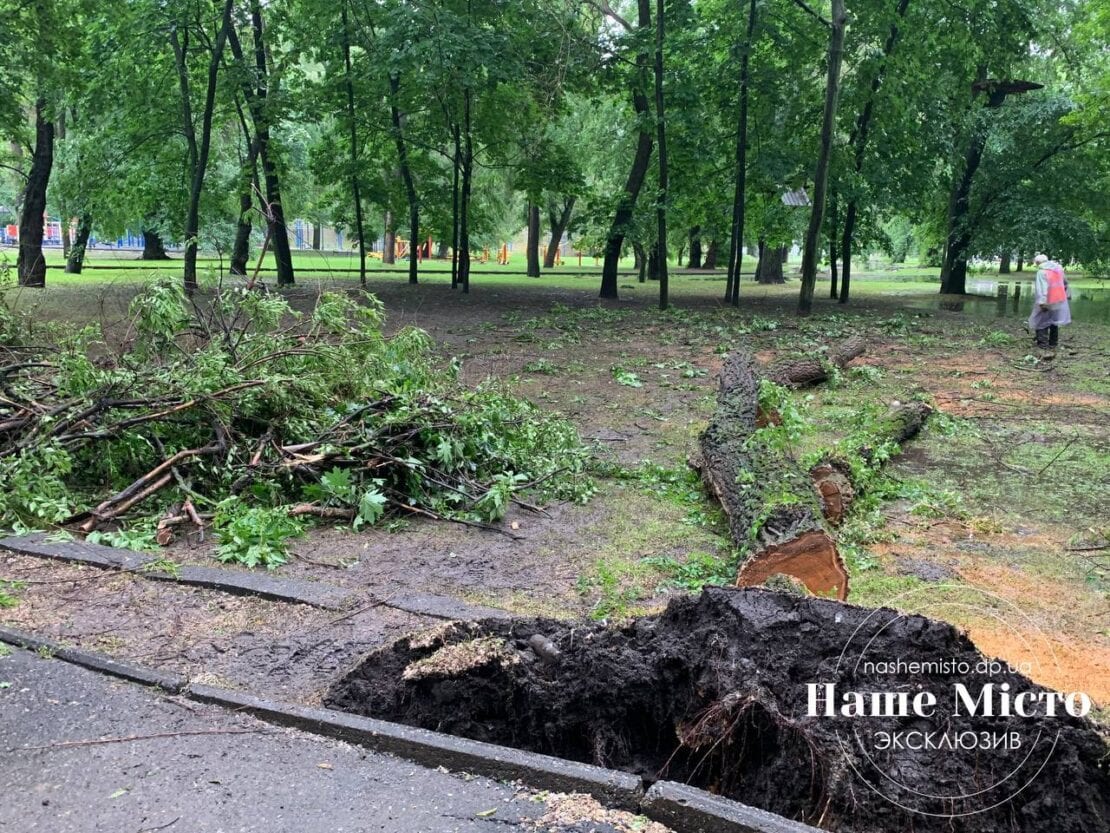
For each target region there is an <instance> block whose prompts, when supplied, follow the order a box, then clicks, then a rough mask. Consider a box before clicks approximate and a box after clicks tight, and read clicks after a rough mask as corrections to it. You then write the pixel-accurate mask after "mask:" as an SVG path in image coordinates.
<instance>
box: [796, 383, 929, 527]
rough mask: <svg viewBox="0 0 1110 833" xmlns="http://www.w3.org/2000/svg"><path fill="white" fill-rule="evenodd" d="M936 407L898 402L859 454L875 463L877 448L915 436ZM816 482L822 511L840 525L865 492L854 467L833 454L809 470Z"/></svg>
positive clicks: (896, 443)
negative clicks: (853, 472) (852, 505)
mask: <svg viewBox="0 0 1110 833" xmlns="http://www.w3.org/2000/svg"><path fill="white" fill-rule="evenodd" d="M932 412H933V409H932V408H930V407H929V406H928V405H926V404H925V403H924V402H907V403H905V404H896V405H894V406H893V407H892V408H891V409H890V411H889V412H888V413H887V414H886V416H885V417H884V418H883V419H882V420H881V421H880V422H879V423H878V424H877V425H876V426H874V430H873V432H872V434H871V435H870V436H869V437H868V439H867V442H866V444H864V445H861V446H859V447H858V448H856V449H854V451H855V454H856V455H857V456H858V457H860V458H861V459H862V460H863V461H864V462H865V463H867V464H873V463H874V452H875V449H878V448H882V447H887V448H889V444H890V443H893V444H894V445H896V446H899V447H900V446H901V445H902V444H903V443H905V442H907V441H909V440H911V439H913V438H914V437H916V436H917V435H918V434H919V433H920V432H921V429H922V428H924V427H925V421H926V420H927V419H928V418H929V415H930V414H931V413H932ZM809 474H810V477H811V478H812V479H813V484H814V486H816V488H817V493H818V495H820V498H821V510H822V512H823V513H824V516H825V520H826V521H828V522H829V523H830V524H831V525H833V526H839V525H840V523H841V521H842V520H843V519H844V515H845V513H846V512H847V511H848V508H849V507H850V506H851V504H852V502H853V501H854V500H855V499H856V498H858V497H859V496H860V495H861V494H862V492H863V486H864V484H862V483H860V482H859V481H858V480H855V479H853V477H852V468H851V466H850V465H848V463H847V461H846V460H844V459H843V458H841V457H837V456H836V455H830V456H828V457H826V458H825V459H823V460H821V461H820V462H818V463H817V464H816V465H814V466H813V468H811V469H810V470H809Z"/></svg>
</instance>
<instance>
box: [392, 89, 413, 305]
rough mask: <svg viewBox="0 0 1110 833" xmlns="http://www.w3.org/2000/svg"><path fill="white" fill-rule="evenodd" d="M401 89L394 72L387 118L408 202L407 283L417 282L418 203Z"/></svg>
mask: <svg viewBox="0 0 1110 833" xmlns="http://www.w3.org/2000/svg"><path fill="white" fill-rule="evenodd" d="M400 87H401V76H400V75H399V74H398V73H396V72H391V73H390V74H389V117H390V120H391V121H392V122H393V141H394V142H395V143H396V145H397V161H398V164H399V165H400V168H401V180H402V181H403V182H404V183H405V197H406V198H407V199H408V202H409V283H416V282H417V274H416V270H417V266H418V264H419V258H417V256H416V251H417V249H418V248H419V246H420V203H419V202H417V199H416V184H415V183H414V182H413V179H412V169H411V168H410V167H409V153H408V147H407V146H406V144H405V134H404V116H403V115H402V114H401V111H400V109H399V108H398V107H397V93H398V91H399V90H400Z"/></svg>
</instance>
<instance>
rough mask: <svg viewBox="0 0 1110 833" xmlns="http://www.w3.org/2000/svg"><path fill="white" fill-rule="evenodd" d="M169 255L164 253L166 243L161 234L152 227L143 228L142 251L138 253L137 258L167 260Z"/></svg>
mask: <svg viewBox="0 0 1110 833" xmlns="http://www.w3.org/2000/svg"><path fill="white" fill-rule="evenodd" d="M169 259H170V256H169V255H168V254H167V253H166V244H165V242H164V241H163V240H162V235H161V234H159V233H158V232H157V231H155V230H154V229H149V228H146V229H143V253H142V254H141V255H139V260H169Z"/></svg>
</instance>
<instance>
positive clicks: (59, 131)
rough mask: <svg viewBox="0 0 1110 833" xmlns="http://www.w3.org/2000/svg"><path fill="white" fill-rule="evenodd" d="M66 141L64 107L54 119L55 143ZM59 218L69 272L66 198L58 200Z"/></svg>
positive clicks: (63, 250) (70, 244)
mask: <svg viewBox="0 0 1110 833" xmlns="http://www.w3.org/2000/svg"><path fill="white" fill-rule="evenodd" d="M65 140H66V111H65V108H64V107H63V108H62V109H61V111H60V112H59V113H58V115H57V116H56V117H55V119H54V141H55V143H57V142H61V143H62V146H63V147H64V146H65ZM58 216H59V218H60V222H59V224H58V225H59V226H60V227H61V232H62V257H63V258H65V261H66V271H67V272H68V271H69V252H70V247H71V246H72V245H73V241H72V240H71V239H70V233H69V221H70V214H69V206H68V204H67V202H66V199H65V198H64V197H59V199H58Z"/></svg>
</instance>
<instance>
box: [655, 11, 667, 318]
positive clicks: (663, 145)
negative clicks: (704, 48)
mask: <svg viewBox="0 0 1110 833" xmlns="http://www.w3.org/2000/svg"><path fill="white" fill-rule="evenodd" d="M665 19H666V14H665V13H664V0H656V3H655V123H656V128H657V132H658V135H659V154H658V156H657V160H656V161H657V162H658V165H659V202H658V205H657V207H656V210H655V221H656V225H657V226H658V231H657V235H658V240H657V243H656V245H657V246H658V247H659V309H666V308H667V306H668V304H669V303H670V297H669V286H668V275H667V200H668V199H669V197H670V194H669V192H668V185H669V183H668V179H669V172H668V170H667V118H666V110H665V109H664V106H663V37H664V32H663V26H664V20H665Z"/></svg>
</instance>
